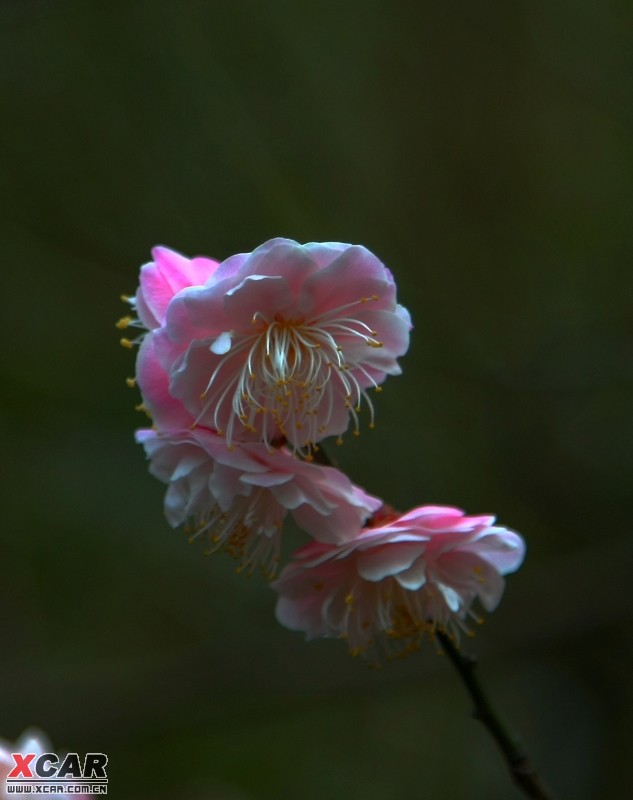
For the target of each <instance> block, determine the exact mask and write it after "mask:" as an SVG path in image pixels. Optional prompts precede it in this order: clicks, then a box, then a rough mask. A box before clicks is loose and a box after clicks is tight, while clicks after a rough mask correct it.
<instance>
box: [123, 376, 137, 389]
mask: <svg viewBox="0 0 633 800" xmlns="http://www.w3.org/2000/svg"><path fill="white" fill-rule="evenodd" d="M125 383H126V386H129V387H130V389H133V388H134V387H135V386H136V378H126V379H125Z"/></svg>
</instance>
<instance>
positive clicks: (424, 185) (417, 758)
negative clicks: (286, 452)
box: [0, 0, 633, 800]
mask: <svg viewBox="0 0 633 800" xmlns="http://www.w3.org/2000/svg"><path fill="white" fill-rule="evenodd" d="M0 37H1V47H0V63H1V69H0V96H1V100H2V111H3V122H2V125H1V126H0V145H1V148H2V154H3V170H2V175H1V177H0V181H1V186H2V190H3V191H2V196H3V199H4V203H3V213H2V216H1V218H0V232H1V241H2V252H3V268H2V293H1V296H0V301H1V303H2V324H3V326H4V331H3V341H4V342H5V346H4V357H3V377H4V381H3V386H4V390H3V392H2V417H1V418H0V426H1V428H0V431H1V433H2V440H3V448H2V449H3V455H4V459H3V461H4V468H3V480H2V489H3V508H4V509H5V513H4V525H3V529H4V536H3V548H2V552H3V557H2V563H3V568H2V585H1V588H0V602H1V607H2V628H3V639H4V647H3V656H2V659H1V661H0V664H1V666H0V685H1V686H2V691H1V692H0V735H1V736H4V737H8V738H12V739H15V738H17V736H18V735H19V734H20V732H21V731H22V730H23V729H24V728H25V727H27V726H28V725H37V726H39V727H41V728H42V729H43V730H45V731H46V732H47V733H48V735H49V736H50V737H51V739H52V741H53V742H54V743H55V744H56V745H57V746H58V747H59V748H64V747H65V748H67V749H71V750H80V751H81V750H82V749H83V750H93V751H94V750H103V751H104V752H106V753H108V754H109V756H110V767H109V776H110V783H111V788H110V793H111V794H112V796H113V797H115V798H122V800H123V799H124V798H142V799H144V798H148V800H149V799H150V798H152V799H153V798H158V799H159V800H160V799H161V798H176V797H177V798H192V799H193V800H201V799H202V798H208V799H211V798H218V799H219V798H225V799H226V800H231V798H232V799H233V800H239V799H240V798H242V799H243V800H249V799H251V800H252V799H253V798H262V800H285V798H293V799H294V798H305V799H306V800H312V798H314V799H315V800H316V798H322V797H328V798H332V800H339V799H340V800H342V799H343V798H345V800H349V799H350V798H363V800H374V798H376V800H378V798H380V799H381V800H382V798H389V797H405V798H409V797H411V798H417V797H420V798H421V797H429V798H449V799H452V798H465V799H466V800H477V799H478V798H487V800H495V799H496V798H499V799H501V798H504V800H505V799H506V798H510V797H518V796H519V795H518V793H517V792H516V791H515V790H514V789H513V787H512V786H511V785H510V783H509V779H508V778H507V776H506V774H505V773H504V769H503V766H502V764H501V762H500V758H499V756H498V754H497V753H496V751H495V750H494V748H493V745H492V744H491V743H490V742H489V741H488V740H487V737H486V735H485V734H484V732H483V731H482V730H479V728H478V726H477V725H476V724H475V723H474V722H472V720H471V719H470V718H469V715H468V712H469V707H468V700H467V698H466V696H465V695H464V693H463V690H462V687H461V686H460V685H459V684H458V682H457V678H456V676H455V675H454V674H452V672H451V670H450V669H449V666H448V664H447V663H445V661H444V660H443V659H441V658H438V657H437V656H436V654H435V653H434V651H433V647H432V646H429V647H428V648H427V649H426V651H423V652H422V653H421V654H419V655H418V656H416V657H414V658H411V659H408V660H406V661H404V662H397V663H393V664H389V665H387V666H386V667H385V669H383V670H382V671H380V672H373V671H371V670H370V669H368V668H367V667H366V665H365V664H364V663H362V662H360V661H357V660H353V659H350V658H348V656H347V655H346V653H345V650H344V647H342V645H341V644H340V643H338V642H317V643H312V644H309V645H306V644H304V643H303V642H302V640H301V637H300V636H299V635H297V634H292V633H290V632H288V631H285V630H284V629H281V628H280V627H279V626H277V624H276V622H275V620H274V617H273V609H274V596H273V593H272V592H271V591H270V590H269V589H268V588H267V587H266V586H265V585H264V584H263V583H262V582H261V581H259V580H257V579H255V578H252V579H250V580H247V579H245V578H244V577H243V576H237V575H235V574H234V572H233V568H232V564H231V562H230V560H229V559H227V558H224V557H222V556H217V557H214V558H210V559H205V558H203V557H202V556H201V554H200V552H199V549H198V548H197V547H191V548H190V547H187V544H186V541H185V538H184V536H183V535H182V534H180V533H176V532H172V531H171V530H170V529H169V528H168V527H167V525H166V523H165V521H164V519H163V518H162V514H161V499H162V487H161V486H160V485H158V484H157V482H156V481H154V480H153V479H151V478H150V477H149V475H148V474H147V471H146V466H145V464H144V459H143V455H142V453H141V452H140V450H139V448H137V447H136V446H135V445H134V444H133V439H132V431H133V429H134V428H135V427H137V426H139V425H142V424H144V423H143V420H142V418H141V417H140V415H138V414H137V413H136V412H134V411H133V410H132V408H133V406H134V404H135V403H137V402H138V399H137V397H136V395H135V392H134V391H130V390H129V389H127V388H126V387H125V382H124V379H125V377H126V375H129V374H132V372H133V358H132V356H131V355H130V354H129V353H127V352H125V351H120V349H119V348H118V346H117V339H118V337H117V332H116V331H115V329H114V327H113V323H114V321H115V320H116V319H117V317H118V316H120V314H121V313H123V308H122V307H121V306H120V304H119V301H118V296H119V294H120V293H121V292H125V291H128V292H130V291H132V290H133V289H134V287H135V285H136V280H137V271H138V267H139V265H140V264H141V263H143V262H144V261H146V260H147V259H148V257H149V249H150V247H151V246H152V245H153V244H156V243H163V244H166V245H169V246H171V247H174V248H176V249H179V250H181V251H182V252H184V253H186V254H189V255H194V254H208V255H210V256H213V257H216V258H219V259H222V258H225V257H227V256H229V255H231V254H232V253H235V252H240V251H245V250H250V249H252V248H253V247H255V246H256V245H257V244H259V243H261V242H262V241H264V240H265V239H267V238H269V237H271V236H277V235H282V236H290V237H292V238H296V239H298V240H299V241H310V240H317V241H318V240H340V241H350V242H360V243H363V244H365V245H367V246H368V247H370V248H371V249H372V250H374V251H375V252H376V253H377V254H378V255H379V256H380V257H381V258H382V259H383V260H384V262H385V263H386V264H387V265H388V266H389V267H390V268H391V269H392V271H393V272H394V274H395V275H396V278H397V280H398V284H399V292H400V299H401V301H402V302H403V303H404V304H405V305H406V306H408V307H409V309H410V310H411V312H412V314H413V318H414V323H415V331H414V339H413V345H412V348H411V351H410V353H409V355H408V356H407V357H406V359H405V360H404V375H403V376H402V377H401V378H393V379H390V380H389V382H388V384H387V385H386V387H385V392H384V393H383V394H382V395H381V396H380V398H379V402H378V424H377V427H376V430H374V431H367V432H366V433H363V435H362V436H361V437H360V439H359V440H358V441H349V442H347V443H346V444H345V445H344V446H343V447H342V448H339V449H336V451H335V452H333V454H334V455H335V456H336V457H337V458H338V459H339V463H340V465H341V466H342V467H343V468H345V469H346V470H348V471H349V473H350V475H351V476H352V477H353V479H354V480H355V481H357V482H358V483H361V484H362V485H364V486H366V487H367V488H368V489H369V490H370V491H372V492H376V493H380V494H382V495H383V496H385V497H386V498H388V499H389V501H390V502H391V503H393V504H394V505H396V506H399V507H402V508H406V507H409V506H411V505H414V504H418V503H422V502H433V503H451V504H455V505H460V506H462V507H464V508H466V509H468V510H469V511H471V512H482V511H488V510H494V511H495V512H497V513H498V515H499V518H500V520H501V521H502V522H503V523H505V524H508V525H510V526H512V527H515V528H516V529H517V530H519V531H521V532H522V533H523V534H524V535H525V536H526V538H527V541H528V545H529V556H528V560H527V562H526V565H525V567H524V569H523V570H522V571H521V572H520V573H519V574H517V575H516V576H513V577H511V578H510V580H509V582H508V584H509V585H508V592H507V596H506V598H505V600H504V602H503V603H502V606H501V608H500V609H499V610H498V611H497V612H496V613H495V614H494V615H492V616H491V617H490V619H489V620H488V622H487V624H486V625H485V626H484V629H483V630H482V631H481V632H480V634H479V636H478V637H477V639H475V641H474V642H473V643H472V644H471V643H468V647H469V649H471V650H472V651H473V652H476V653H477V654H478V655H479V656H480V657H481V660H482V662H483V663H482V671H483V676H484V681H485V682H486V683H487V685H488V686H489V687H490V688H491V691H492V694H493V696H494V697H495V699H496V701H497V703H498V705H499V706H500V708H501V709H502V713H503V714H504V715H505V716H506V717H507V718H508V720H509V721H510V722H511V724H512V725H513V726H515V727H516V729H517V730H518V731H521V733H522V735H523V737H524V741H525V743H526V745H527V747H528V749H529V750H530V752H531V754H532V755H533V757H534V760H535V761H536V762H537V763H538V764H539V766H540V767H541V769H542V772H543V773H544V774H545V775H546V776H547V778H548V779H549V781H550V783H551V784H552V785H553V786H554V787H555V788H556V790H557V791H558V792H559V793H560V796H561V797H569V798H572V797H573V798H578V800H585V798H597V797H600V798H603V797H609V798H610V800H618V798H626V797H629V796H630V794H629V791H627V789H628V785H629V784H630V777H629V766H630V761H631V758H633V749H632V745H631V741H632V738H631V735H630V731H631V723H632V712H633V687H632V685H631V680H630V670H631V667H630V665H631V654H632V652H631V651H632V650H633V637H632V636H631V610H632V608H631V593H630V586H629V585H630V574H631V566H632V565H633V558H632V556H633V545H632V542H631V528H630V523H629V519H630V512H629V502H630V484H631V475H632V472H633V470H632V467H633V463H632V462H633V455H632V454H633V426H632V425H631V422H630V415H631V399H632V389H633V386H632V383H633V380H632V377H631V376H632V364H633V322H632V319H633V317H632V313H631V312H632V302H633V301H632V299H631V298H632V297H633V293H632V291H631V289H632V288H633V287H632V286H631V283H632V282H631V263H632V261H631V257H632V255H633V225H632V224H631V219H632V211H633V193H632V192H631V185H632V178H633V138H632V133H633V124H632V123H633V5H632V4H631V3H627V2H623V0H605V2H600V3H599V2H597V1H596V0H576V2H573V3H572V2H571V0H536V1H535V2H527V0H510V2H508V1H507V0H505V2H502V0H491V2H480V3H472V2H468V1H467V0H446V1H445V2H441V3H440V2H429V0H420V2H413V0H409V2H406V1H405V0H347V2H338V3H335V2H332V1H331V0H319V2H312V1H311V0H307V1H306V2H301V3H291V2H283V1H282V0H269V2H266V3H263V2H256V1H255V0H235V1H234V2H221V1H219V2H213V1H212V0H179V1H176V0H171V2H170V1H169V0H102V1H101V0H83V1H82V2H79V1H78V2H71V1H70V0H68V1H67V0H4V2H3V4H2V5H0Z"/></svg>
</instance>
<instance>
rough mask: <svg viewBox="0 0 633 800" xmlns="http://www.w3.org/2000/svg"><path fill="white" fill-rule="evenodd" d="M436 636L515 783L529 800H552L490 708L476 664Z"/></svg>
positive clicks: (448, 640)
mask: <svg viewBox="0 0 633 800" xmlns="http://www.w3.org/2000/svg"><path fill="white" fill-rule="evenodd" d="M435 635H436V637H437V638H438V640H439V641H440V642H441V644H442V647H443V648H444V650H445V651H446V654H447V655H448V657H449V659H450V661H451V663H452V664H453V666H454V667H455V669H456V670H457V672H458V673H459V676H460V678H461V679H462V681H463V682H464V685H465V686H466V689H467V691H468V694H469V695H470V697H471V699H472V701H473V703H474V706H475V708H474V711H473V716H474V717H475V719H478V720H479V721H480V722H481V723H482V724H483V725H484V726H485V727H486V728H487V729H488V731H489V733H490V735H491V736H492V738H493V739H494V740H495V742H496V743H497V746H498V747H499V749H500V750H501V752H502V753H503V757H504V759H505V761H506V764H507V765H508V769H509V770H510V774H511V775H512V778H513V780H514V782H515V783H516V784H517V786H518V787H519V788H520V789H521V791H522V792H523V793H524V794H525V795H527V797H531V798H533V799H534V800H554V795H553V794H552V792H551V791H550V790H549V789H548V788H547V787H546V786H545V785H544V784H543V782H542V780H541V778H540V776H539V775H538V773H537V771H536V769H535V768H534V766H533V765H532V763H531V761H530V759H529V758H528V756H527V754H526V753H525V751H524V750H523V748H522V746H521V745H520V743H519V742H518V741H517V740H516V739H514V738H513V737H512V736H511V735H510V734H509V733H508V732H507V731H506V729H505V728H504V726H503V724H502V723H501V721H500V720H499V717H498V716H497V714H496V712H495V710H494V709H493V707H492V705H491V704H490V700H488V698H487V697H486V694H485V692H484V690H483V688H482V686H481V684H480V683H479V681H478V679H477V675H476V674H475V667H476V664H477V662H476V660H475V659H474V658H472V657H470V656H465V655H463V654H462V653H461V652H460V651H459V650H458V649H457V647H456V645H455V643H454V642H453V640H452V639H451V638H450V637H449V636H447V635H446V633H441V632H439V631H436V633H435Z"/></svg>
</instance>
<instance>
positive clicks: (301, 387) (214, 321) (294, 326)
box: [137, 239, 411, 451]
mask: <svg viewBox="0 0 633 800" xmlns="http://www.w3.org/2000/svg"><path fill="white" fill-rule="evenodd" d="M155 258H156V256H155ZM170 258H172V260H171V261H170V262H169V264H170V267H169V269H167V268H163V266H162V262H161V269H162V270H163V271H162V272H161V273H160V274H161V276H162V275H164V274H168V275H171V274H172V273H171V272H170V271H169V270H171V269H174V270H176V269H177V268H176V267H174V266H173V263H174V262H173V256H170ZM195 261H196V260H195V259H194V261H193V262H191V264H193V263H194V262H195ZM210 263H213V262H210ZM203 267H204V268H203ZM179 269H181V272H180V273H178V274H179V275H180V274H181V273H182V274H184V273H185V272H186V270H185V269H184V267H182V268H180V267H179ZM205 269H208V271H209V276H208V278H207V280H206V282H205V284H204V285H203V286H202V285H192V286H190V287H188V288H187V287H185V288H182V289H181V290H180V291H178V292H177V293H176V294H174V295H173V296H172V297H171V299H169V301H168V305H167V307H166V311H165V301H166V299H167V298H168V294H169V292H168V291H167V290H165V288H164V285H163V283H160V284H159V288H158V289H157V290H156V291H154V289H153V287H154V282H156V283H158V280H157V278H156V275H155V272H152V273H151V274H152V281H153V282H152V291H151V292H150V284H149V281H146V283H145V285H143V279H142V291H141V292H140V294H139V295H138V296H137V306H138V310H139V315H140V316H141V318H142V320H143V322H144V324H146V325H147V326H148V327H150V326H151V327H154V328H155V331H154V336H155V342H154V348H155V353H156V354H157V356H158V359H159V360H160V362H161V364H162V366H163V368H164V370H165V371H166V372H167V373H168V374H169V394H170V396H171V397H172V398H175V399H178V400H180V401H181V402H182V403H183V404H184V406H185V408H186V409H187V411H188V413H189V414H190V415H191V416H192V417H193V418H194V420H195V423H196V424H198V425H202V426H204V427H206V428H209V429H212V430H215V431H218V432H219V433H221V434H222V435H224V436H225V438H226V440H227V441H228V443H229V444H230V443H231V442H232V441H234V440H235V439H236V438H238V439H239V438H240V435H239V431H240V430H243V431H248V432H252V433H254V434H256V437H257V438H258V439H259V440H261V441H263V442H265V443H267V444H270V443H271V442H273V441H275V440H279V439H280V438H282V437H283V438H285V439H287V440H288V441H289V442H290V443H291V445H292V446H293V448H294V449H307V450H308V451H309V450H310V449H311V447H312V446H313V445H314V443H316V442H318V441H320V440H321V439H323V438H324V437H325V436H329V435H340V434H342V433H343V432H344V431H345V430H346V429H347V427H348V424H349V420H350V417H351V419H352V421H353V424H354V430H355V432H358V430H359V420H358V414H359V412H360V409H361V405H362V404H363V403H364V404H366V406H367V408H368V409H369V422H370V425H373V405H372V401H371V399H370V398H369V395H368V390H369V389H371V388H374V389H378V388H379V385H380V384H381V383H382V382H383V381H384V380H385V378H386V376H387V375H397V374H399V373H400V371H401V370H400V367H399V365H398V362H397V358H398V357H399V356H401V355H402V354H403V353H405V351H406V350H407V347H408V343H409V330H410V328H411V321H410V318H409V314H408V312H407V311H406V310H405V309H404V308H403V307H402V306H400V305H398V303H397V302H396V286H395V283H394V280H393V277H392V275H391V273H390V272H389V270H388V269H386V267H385V266H384V265H383V264H382V263H381V262H380V261H379V260H378V258H376V256H375V255H373V254H372V253H371V252H369V250H367V249H366V248H364V247H361V246H358V245H348V244H340V243H336V242H327V243H323V244H317V243H310V244H305V245H300V244H298V243H297V242H294V241H292V240H289V239H271V240H270V241H268V242H266V243H265V244H263V245H261V246H260V247H258V248H257V249H256V250H254V251H253V252H252V253H241V254H239V255H235V256H231V257H230V258H228V259H226V260H225V261H223V262H222V263H221V264H220V265H219V266H218V267H217V268H213V269H211V267H207V266H206V265H202V266H201V268H200V270H199V272H197V273H196V279H198V278H201V277H202V275H203V273H204V270H205ZM187 276H188V277H187V279H190V274H189V272H187ZM191 279H192V280H193V278H191ZM173 283H174V282H170V289H169V291H171V287H172V285H173ZM176 283H177V285H178V286H180V285H181V283H182V282H181V283H178V282H176ZM159 323H160V327H156V326H157V325H158V324H159Z"/></svg>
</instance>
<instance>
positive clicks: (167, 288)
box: [117, 246, 218, 345]
mask: <svg viewBox="0 0 633 800" xmlns="http://www.w3.org/2000/svg"><path fill="white" fill-rule="evenodd" d="M152 257H153V259H154V260H153V261H150V262H149V263H147V264H144V265H143V266H142V267H141V273H140V278H139V287H138V289H137V291H136V295H135V296H134V297H124V298H123V299H124V300H126V301H127V302H128V303H129V304H130V305H131V306H132V309H133V310H135V311H136V313H137V314H138V319H135V318H133V317H123V318H122V319H121V320H119V322H118V323H117V327H119V328H120V329H125V328H128V327H135V328H145V329H147V330H149V331H151V330H154V329H155V328H159V327H160V326H161V325H162V324H163V323H164V321H165V313H166V312H167V307H168V305H169V303H170V302H171V300H172V299H173V298H174V296H175V295H177V294H178V292H179V291H180V290H181V289H186V288H189V287H191V286H202V285H203V284H204V283H205V282H206V281H207V280H208V279H209V278H210V277H211V276H212V275H213V273H214V272H215V270H216V269H217V268H218V262H217V261H214V260H213V259H211V258H206V257H204V256H196V257H195V258H191V259H189V258H186V257H185V256H183V255H181V254H180V253H177V252H176V251H175V250H170V249H169V248H167V247H160V246H159V247H154V248H153V249H152ZM142 338H143V336H142V335H141V336H140V337H139V338H138V339H137V340H136V341H135V342H130V341H129V340H128V339H123V340H122V344H126V343H127V344H128V345H130V344H133V343H134V344H138V343H139V342H140V341H141V340H142Z"/></svg>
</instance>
